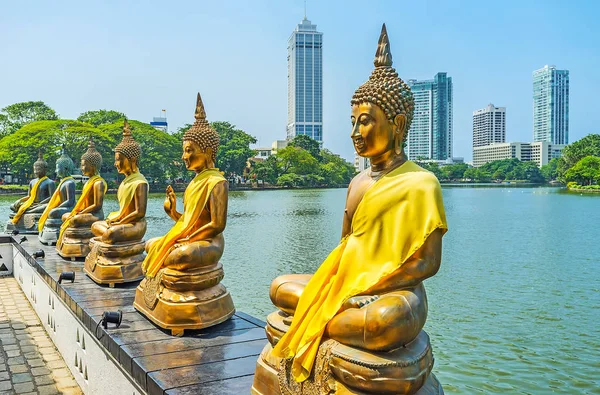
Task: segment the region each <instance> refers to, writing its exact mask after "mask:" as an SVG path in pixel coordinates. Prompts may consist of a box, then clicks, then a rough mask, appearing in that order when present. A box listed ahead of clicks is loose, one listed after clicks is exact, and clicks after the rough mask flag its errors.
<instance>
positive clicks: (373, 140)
mask: <svg viewBox="0 0 600 395" xmlns="http://www.w3.org/2000/svg"><path fill="white" fill-rule="evenodd" d="M374 63H375V70H373V72H372V74H371V76H370V78H369V80H368V81H367V82H365V83H364V84H363V85H362V86H360V87H359V88H358V90H357V91H356V92H355V94H354V96H353V98H352V101H351V104H352V114H351V120H352V132H351V135H350V137H351V138H352V141H353V144H354V147H355V149H356V152H357V153H358V154H359V155H361V156H363V157H367V158H369V160H370V163H371V167H370V168H369V169H366V170H365V171H363V172H362V173H360V174H358V175H357V176H356V177H355V178H354V179H353V180H352V182H351V184H350V186H349V188H348V195H347V196H348V197H347V201H346V207H345V210H344V222H343V228H342V241H341V242H340V244H339V245H338V246H337V247H336V248H335V249H334V250H333V251H332V252H331V254H330V255H329V256H328V257H327V258H326V259H325V261H324V262H323V263H322V264H321V267H320V268H319V271H318V275H310V274H306V275H303V274H298V275H284V276H280V277H278V278H276V279H275V280H274V281H273V283H272V284H271V289H270V296H271V300H272V302H273V304H275V306H277V307H278V308H279V311H276V312H274V313H272V314H271V315H269V316H268V318H267V328H266V329H267V335H268V338H269V342H270V344H268V345H267V346H266V348H265V350H264V351H263V353H262V354H261V357H259V361H258V364H257V370H256V374H255V380H254V386H253V393H255V394H266V393H273V392H269V391H270V389H272V388H287V390H288V391H291V392H293V393H296V392H300V393H308V392H309V389H312V390H316V391H317V392H319V390H322V389H323V388H326V387H327V388H331V386H334V387H335V388H337V389H338V390H341V389H344V388H345V389H348V388H349V389H351V391H352V393H355V391H359V392H360V393H372V394H381V393H399V392H401V393H414V392H416V391H417V390H419V389H420V388H422V387H424V386H426V387H427V388H430V389H431V388H436V386H439V382H437V380H436V379H435V377H434V376H433V375H432V374H430V371H431V365H432V364H433V358H432V353H431V348H430V344H429V339H428V337H427V334H426V333H425V332H424V331H422V329H423V325H424V324H425V320H426V318H427V299H426V295H425V288H424V286H423V284H422V281H423V280H425V279H427V278H428V277H431V276H433V275H434V274H435V273H436V272H437V271H438V269H439V267H440V263H441V251H442V235H443V234H444V233H445V231H446V229H447V226H446V218H445V213H444V207H443V201H442V195H441V188H440V185H439V182H438V181H437V178H436V177H435V176H434V175H433V174H431V173H430V172H428V171H425V170H423V169H422V168H420V167H419V166H417V165H416V164H415V163H413V162H410V161H407V159H406V155H405V153H404V149H403V148H404V143H405V141H406V136H407V131H408V130H409V128H410V123H411V121H412V117H413V108H414V102H413V96H412V93H411V91H410V88H409V87H408V86H407V85H406V84H405V83H404V81H402V80H401V79H400V78H399V77H398V73H397V72H396V70H395V69H394V68H393V67H392V55H391V52H390V44H389V40H388V36H387V32H386V29H385V25H384V26H383V28H382V32H381V36H380V39H379V43H378V47H377V52H376V55H375V62H374ZM296 317H299V318H298V319H296ZM286 360H287V361H288V362H285V361H286ZM274 376H276V377H274ZM298 382H302V384H303V385H302V386H300V387H299V385H298ZM274 384H277V385H276V386H275V387H273V385H274ZM427 393H429V392H427Z"/></svg>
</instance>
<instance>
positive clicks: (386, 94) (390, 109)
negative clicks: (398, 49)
mask: <svg viewBox="0 0 600 395" xmlns="http://www.w3.org/2000/svg"><path fill="white" fill-rule="evenodd" d="M373 63H374V64H375V69H374V70H373V72H372V73H371V76H370V77H369V80H368V81H367V82H365V83H364V84H362V85H361V86H360V87H359V88H358V89H357V90H356V92H354V95H353V96H352V100H351V105H359V104H361V103H371V104H375V105H377V106H379V107H380V108H381V109H382V110H383V112H384V113H385V115H386V117H387V119H389V120H390V121H393V120H394V118H395V117H396V116H397V115H404V116H405V117H406V128H405V133H404V141H406V138H407V136H408V129H410V124H411V122H412V119H413V113H414V109H415V102H414V99H413V95H412V92H411V91H410V88H409V87H408V85H407V84H406V83H405V82H404V81H402V79H401V78H400V77H398V73H397V72H396V70H395V69H394V68H393V67H392V52H391V50H390V41H389V38H388V34H387V30H386V28H385V23H384V24H383V26H382V27H381V35H380V36H379V43H378V45H377V52H376V53H375V60H374V62H373Z"/></svg>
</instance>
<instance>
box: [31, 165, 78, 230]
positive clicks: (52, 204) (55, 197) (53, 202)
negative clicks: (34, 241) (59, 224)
mask: <svg viewBox="0 0 600 395" xmlns="http://www.w3.org/2000/svg"><path fill="white" fill-rule="evenodd" d="M72 179H73V177H71V176H68V177H65V178H63V179H62V180H60V182H59V183H58V186H57V187H56V190H55V191H54V193H53V194H52V197H51V198H50V201H49V202H48V205H47V206H46V208H45V209H44V212H43V213H42V216H41V217H40V220H39V221H38V231H40V233H41V232H42V229H44V224H45V223H46V220H47V219H48V215H49V214H50V210H53V209H55V208H56V207H58V205H59V204H61V203H62V202H61V201H60V187H61V185H62V184H63V183H64V182H65V181H67V180H72Z"/></svg>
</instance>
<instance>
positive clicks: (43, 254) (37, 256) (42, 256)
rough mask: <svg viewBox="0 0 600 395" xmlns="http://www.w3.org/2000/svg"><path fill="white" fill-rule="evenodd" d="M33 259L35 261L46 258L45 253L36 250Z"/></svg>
mask: <svg viewBox="0 0 600 395" xmlns="http://www.w3.org/2000/svg"><path fill="white" fill-rule="evenodd" d="M33 257H34V258H35V259H37V258H45V257H46V253H45V252H44V250H37V251H36V252H34V253H33Z"/></svg>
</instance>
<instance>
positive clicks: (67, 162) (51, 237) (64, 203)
mask: <svg viewBox="0 0 600 395" xmlns="http://www.w3.org/2000/svg"><path fill="white" fill-rule="evenodd" d="M74 169H75V164H74V163H73V160H72V159H71V158H70V157H69V155H67V151H66V149H65V146H64V145H63V148H62V154H61V156H60V157H59V158H58V159H57V161H56V175H57V176H58V177H59V178H60V183H59V184H58V187H57V188H56V190H55V191H54V194H52V197H51V198H50V201H49V202H48V205H47V206H46V209H45V210H44V212H43V213H42V216H41V218H40V220H39V222H38V230H39V232H40V234H39V235H38V239H39V240H40V242H41V243H43V244H49V245H54V244H56V241H57V240H58V235H59V233H60V227H61V225H62V223H63V221H62V216H63V214H65V213H67V212H70V211H71V210H72V209H73V206H75V180H74V179H73V177H71V174H73V170H74Z"/></svg>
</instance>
